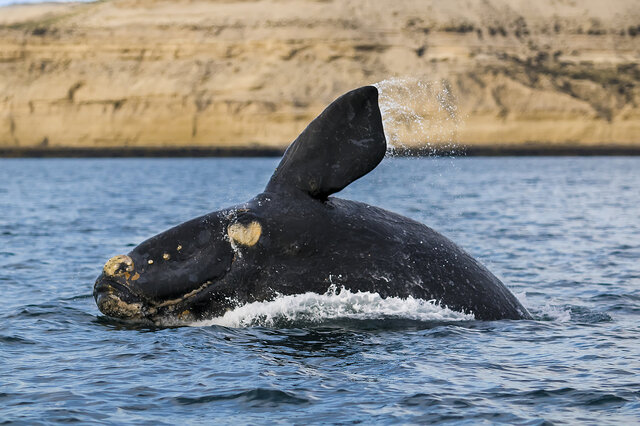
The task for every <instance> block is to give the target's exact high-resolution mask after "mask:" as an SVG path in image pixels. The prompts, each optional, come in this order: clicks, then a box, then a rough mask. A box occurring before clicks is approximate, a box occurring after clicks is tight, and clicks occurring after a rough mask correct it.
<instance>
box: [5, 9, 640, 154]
mask: <svg viewBox="0 0 640 426" xmlns="http://www.w3.org/2000/svg"><path fill="white" fill-rule="evenodd" d="M639 62H640V8H638V7H637V4H636V1H635V0H612V1H608V2H601V1H595V0H586V1H580V2H575V1H568V0H567V1H562V0H541V1H537V2H530V1H524V0H513V1H512V0H486V1H482V2H480V1H465V0H452V1H448V2H441V1H436V0H394V1H381V0H376V1H373V0H352V1H341V0H334V1H311V0H261V1H232V0H230V1H152V0H111V1H102V2H97V3H92V4H61V5H55V4H46V5H37V6H31V5H29V6H11V7H5V8H2V9H0V148H12V147H15V148H27V147H39V148H45V149H46V148H47V147H49V148H59V147H74V148H77V147H90V148H100V147H111V148H113V147H130V148H131V147H134V148H137V147H156V148H157V147H181V146H185V147H186V146H188V147H222V148H224V147H250V148H255V147H270V148H281V147H284V146H286V145H287V144H288V143H289V142H290V141H291V140H292V139H293V138H294V137H295V136H296V135H297V134H298V133H299V132H300V131H301V130H302V129H303V128H304V126H305V125H306V124H307V122H308V121H309V120H310V119H312V118H313V117H314V116H315V115H316V114H317V113H318V112H319V111H320V110H321V109H322V108H323V107H324V106H325V105H326V104H328V103H329V102H330V101H331V100H333V99H334V98H335V97H336V96H338V95H340V94H341V93H343V92H345V91H347V90H349V89H352V88H354V87H358V86H361V85H365V84H370V83H376V82H380V81H383V80H386V83H382V84H381V85H380V87H381V89H382V92H383V93H382V95H383V97H384V99H383V100H384V101H385V102H387V103H386V104H385V105H386V107H390V106H394V105H395V106H396V108H395V110H393V108H389V109H390V110H389V115H388V117H391V118H390V119H388V120H387V122H386V123H385V124H386V125H387V126H388V127H389V133H390V137H391V138H392V139H394V142H395V143H396V144H398V145H403V146H409V147H411V146H417V145H418V146H419V145H424V144H430V145H431V146H441V145H443V144H444V145H446V144H450V143H451V142H452V141H453V142H456V143H460V144H465V145H471V146H473V145H476V146H511V147H513V146H526V145H532V144H533V145H539V144H542V145H553V146H590V145H624V146H639V145H640V65H638V64H639ZM400 106H405V107H406V106H409V108H408V109H405V110H402V109H399V108H398V107H400ZM403 114H404V115H403Z"/></svg>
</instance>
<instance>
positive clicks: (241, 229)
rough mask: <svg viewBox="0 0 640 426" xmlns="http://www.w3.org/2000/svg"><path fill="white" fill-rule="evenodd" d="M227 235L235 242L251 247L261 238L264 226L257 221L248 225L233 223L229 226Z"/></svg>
mask: <svg viewBox="0 0 640 426" xmlns="http://www.w3.org/2000/svg"><path fill="white" fill-rule="evenodd" d="M227 235H228V236H229V239H230V240H231V242H232V243H233V244H236V245H241V246H246V247H251V246H254V245H255V244H256V243H257V242H258V240H259V239H260V235H262V226H261V225H260V223H258V222H256V221H253V222H251V223H249V224H248V225H244V224H242V223H233V224H231V225H229V227H228V228H227Z"/></svg>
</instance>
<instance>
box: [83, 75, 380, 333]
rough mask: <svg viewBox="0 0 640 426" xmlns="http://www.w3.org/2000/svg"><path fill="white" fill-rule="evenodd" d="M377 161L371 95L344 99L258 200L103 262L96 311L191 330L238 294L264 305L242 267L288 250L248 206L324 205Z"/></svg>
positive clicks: (302, 139) (369, 91)
mask: <svg viewBox="0 0 640 426" xmlns="http://www.w3.org/2000/svg"><path fill="white" fill-rule="evenodd" d="M385 152H386V141H385V138H384V131H383V127H382V118H381V115H380V109H379V106H378V92H377V89H376V88H375V87H372V86H366V87H362V88H359V89H356V90H353V91H351V92H348V93H346V94H345V95H343V96H341V97H340V98H338V99H336V100H335V101H334V102H333V103H332V104H330V105H329V106H328V107H327V108H326V109H325V110H324V111H323V112H322V113H321V114H320V115H319V116H318V117H317V118H316V119H315V120H313V121H312V122H311V123H310V124H309V126H308V127H307V128H306V129H305V130H304V131H303V132H302V133H301V134H300V135H299V136H298V138H297V139H296V140H295V141H294V142H293V143H292V144H291V145H290V146H289V148H288V149H287V151H286V152H285V155H284V157H283V159H282V161H281V162H280V164H279V165H278V167H277V169H276V171H275V172H274V174H273V176H272V178H271V180H270V181H269V183H268V185H267V187H266V189H265V192H264V193H263V194H260V195H258V196H257V197H256V199H254V200H252V201H253V202H251V201H250V202H249V203H247V204H244V205H241V206H237V207H232V208H229V209H226V210H222V211H218V212H213V213H210V214H207V215H205V216H202V217H199V218H196V219H193V220H190V221H188V222H185V223H183V224H181V225H178V226H176V227H174V228H171V229H169V230H167V231H165V232H163V233H161V234H158V235H156V236H154V237H152V238H150V239H148V240H146V241H144V242H143V243H141V244H140V245H139V246H137V247H135V248H134V249H133V250H132V251H131V252H129V253H128V254H126V255H118V256H115V257H112V258H111V259H109V260H108V261H107V262H106V264H105V265H104V268H103V271H102V274H100V276H99V277H98V279H97V280H96V283H95V285H94V292H93V294H94V298H95V300H96V304H97V305H98V308H99V309H100V311H101V312H102V313H104V314H105V315H107V316H110V317H115V318H120V319H127V320H141V321H151V322H155V323H157V322H159V321H164V320H167V319H176V320H179V321H190V320H195V319H204V318H211V317H215V316H219V315H222V314H223V313H224V312H225V311H226V310H228V309H230V308H231V307H233V306H234V304H235V303H236V299H237V296H238V292H242V291H245V292H252V293H253V295H254V296H256V295H257V293H260V292H262V293H261V294H262V295H263V296H265V295H266V294H267V293H268V291H267V290H265V288H266V287H267V285H266V284H265V285H262V284H264V283H260V282H257V281H259V280H258V278H256V276H255V274H253V275H252V273H250V272H249V270H248V268H247V267H246V264H247V262H248V258H249V257H250V256H253V255H255V256H256V257H255V258H254V259H253V261H252V267H253V270H254V271H255V270H260V269H261V268H263V267H267V266H268V265H265V264H263V263H265V262H266V263H268V262H269V261H270V259H272V253H276V252H279V251H282V250H284V248H283V247H284V246H285V245H286V246H287V247H289V246H291V245H295V242H292V241H289V240H287V238H288V237H287V236H286V235H284V233H286V230H284V231H283V229H284V228H286V227H282V226H271V227H269V228H268V229H263V223H265V221H266V222H268V221H269V220H270V218H269V217H260V211H259V205H260V202H256V201H255V200H258V199H266V200H269V196H268V195H265V194H275V197H273V198H279V199H280V200H296V199H301V201H300V202H301V203H304V202H306V200H316V201H323V200H326V199H327V197H328V196H329V195H330V194H332V193H335V192H337V191H340V190H341V189H343V188H344V187H346V186H347V185H348V184H349V183H351V182H353V181H354V180H356V179H358V178H359V177H361V176H363V175H365V174H367V173H368V172H369V171H371V170H372V169H374V168H375V167H376V166H377V165H378V164H379V163H380V161H381V160H382V158H383V157H384V155H385ZM261 197H262V198H261ZM292 202H293V201H292ZM292 202H289V204H287V206H289V205H290V204H291V203H292ZM256 208H257V210H258V211H253V210H255V209H256ZM294 210H295V209H293V210H288V207H287V208H284V207H283V208H282V209H280V210H278V215H280V216H282V217H283V218H284V219H283V220H285V221H291V222H295V221H298V222H299V221H300V219H301V218H300V217H299V216H296V213H295V211H294ZM282 217H281V218H280V219H282ZM303 225H304V226H313V224H303ZM288 229H293V228H292V227H288ZM280 234H282V235H280ZM292 238H294V239H295V237H292ZM285 240H286V242H285ZM280 246H283V247H280ZM258 251H260V255H259V256H258V254H257V253H258ZM243 253H246V254H245V257H244V258H243ZM261 262H262V263H261ZM265 297H267V296H265ZM244 299H245V300H246V299H247V297H244Z"/></svg>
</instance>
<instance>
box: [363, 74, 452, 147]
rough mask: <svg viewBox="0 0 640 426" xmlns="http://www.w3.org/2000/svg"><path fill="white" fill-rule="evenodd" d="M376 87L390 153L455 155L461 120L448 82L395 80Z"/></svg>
mask: <svg viewBox="0 0 640 426" xmlns="http://www.w3.org/2000/svg"><path fill="white" fill-rule="evenodd" d="M374 86H375V87H376V88H377V89H378V92H379V104H380V112H381V113H382V122H383V126H384V132H385V137H386V138H387V145H388V152H387V153H388V154H390V155H394V154H403V153H408V152H416V153H417V154H420V155H428V154H435V153H438V152H442V151H445V152H449V153H455V152H456V149H457V144H456V143H455V140H456V137H457V133H458V127H459V125H460V120H459V117H458V108H457V106H456V100H455V97H454V96H453V94H452V93H451V88H450V85H449V83H448V82H447V81H446V80H442V81H431V82H426V81H421V80H418V79H416V78H392V79H388V80H383V81H381V82H379V83H376V84H374Z"/></svg>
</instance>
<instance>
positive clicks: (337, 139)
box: [266, 86, 387, 200]
mask: <svg viewBox="0 0 640 426" xmlns="http://www.w3.org/2000/svg"><path fill="white" fill-rule="evenodd" d="M386 150H387V144H386V140H385V137H384V130H383V127H382V117H381V115H380V108H379V107H378V90H377V89H376V88H375V87H373V86H365V87H361V88H359V89H355V90H352V91H351V92H348V93H346V94H344V95H342V96H340V97H339V98H338V99H336V100H335V101H333V102H332V103H331V104H330V105H329V106H328V107H327V108H326V109H325V110H324V111H323V112H322V114H320V115H319V116H318V117H316V119H315V120H313V121H312V122H311V123H310V124H309V126H307V128H306V129H304V131H303V132H302V133H301V134H300V136H298V137H297V138H296V140H295V141H294V142H293V143H292V144H291V146H289V148H288V149H287V151H286V152H285V154H284V158H283V159H282V161H281V162H280V164H279V165H278V167H277V168H276V171H275V172H274V174H273V176H272V177H271V180H270V181H269V183H268V184H267V189H266V190H267V192H278V191H279V190H280V189H281V188H283V187H284V188H291V187H294V188H297V189H299V190H301V191H303V192H306V193H308V194H309V195H311V196H312V197H314V198H318V199H321V200H324V199H326V198H327V197H328V196H329V195H331V194H333V193H335V192H338V191H340V190H341V189H343V188H345V187H346V186H347V185H349V184H350V183H351V182H353V181H354V180H356V179H358V178H360V177H362V176H364V175H366V174H367V173H369V172H370V171H371V170H373V169H374V168H375V167H376V166H377V165H378V164H379V163H380V162H381V161H382V159H383V158H384V155H385V152H386Z"/></svg>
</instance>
